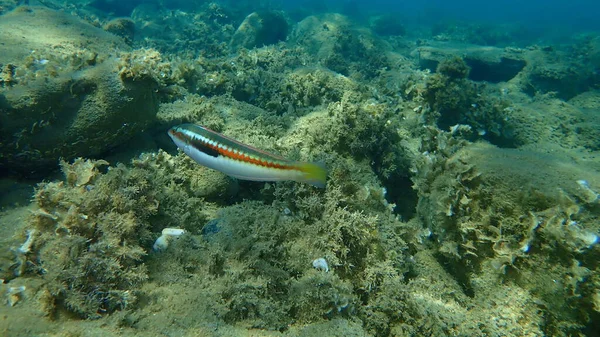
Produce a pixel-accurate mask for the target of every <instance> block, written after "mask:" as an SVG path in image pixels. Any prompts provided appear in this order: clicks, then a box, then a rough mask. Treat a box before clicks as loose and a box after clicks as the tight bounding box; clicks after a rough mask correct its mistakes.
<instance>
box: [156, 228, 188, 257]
mask: <svg viewBox="0 0 600 337" xmlns="http://www.w3.org/2000/svg"><path fill="white" fill-rule="evenodd" d="M183 234H185V230H184V229H181V228H165V229H163V230H162V235H161V236H160V237H159V238H158V239H156V241H155V242H154V245H153V246H152V249H153V250H154V251H155V252H160V251H163V250H165V249H167V247H169V241H170V240H172V239H173V238H178V237H180V236H182V235H183Z"/></svg>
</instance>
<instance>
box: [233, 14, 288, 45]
mask: <svg viewBox="0 0 600 337" xmlns="http://www.w3.org/2000/svg"><path fill="white" fill-rule="evenodd" d="M287 33H288V23H287V21H286V20H285V18H284V17H283V14H282V13H281V12H276V11H261V12H253V13H251V14H250V15H248V16H247V17H246V18H245V19H244V21H243V22H242V23H241V24H240V26H239V27H238V29H237V30H236V32H235V33H234V34H233V37H232V38H231V48H232V49H233V50H236V49H238V48H248V49H251V48H254V47H262V46H266V45H270V44H275V43H277V42H279V41H284V40H285V39H286V37H287Z"/></svg>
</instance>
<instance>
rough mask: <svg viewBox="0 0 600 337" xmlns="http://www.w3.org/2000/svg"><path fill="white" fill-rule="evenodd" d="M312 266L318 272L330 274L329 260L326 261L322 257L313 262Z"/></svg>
mask: <svg viewBox="0 0 600 337" xmlns="http://www.w3.org/2000/svg"><path fill="white" fill-rule="evenodd" d="M312 266H313V268H315V269H316V270H321V271H324V272H326V273H327V272H329V265H328V264H327V260H325V259H324V258H322V257H320V258H318V259H316V260H314V261H313V262H312Z"/></svg>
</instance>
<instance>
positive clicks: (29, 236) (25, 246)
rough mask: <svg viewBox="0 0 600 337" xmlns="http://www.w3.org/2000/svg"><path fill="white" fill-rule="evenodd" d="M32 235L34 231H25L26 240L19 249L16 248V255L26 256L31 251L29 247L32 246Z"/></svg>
mask: <svg viewBox="0 0 600 337" xmlns="http://www.w3.org/2000/svg"><path fill="white" fill-rule="evenodd" d="M34 235H35V229H30V230H28V231H27V240H25V242H24V243H23V244H22V245H21V247H19V248H17V252H18V253H21V254H27V253H29V252H30V251H31V245H32V244H33V237H34Z"/></svg>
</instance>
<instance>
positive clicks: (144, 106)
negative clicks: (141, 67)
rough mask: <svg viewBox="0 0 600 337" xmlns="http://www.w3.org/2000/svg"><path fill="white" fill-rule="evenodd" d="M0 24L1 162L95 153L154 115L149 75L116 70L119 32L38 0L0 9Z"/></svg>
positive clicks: (41, 163)
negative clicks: (43, 5)
mask: <svg viewBox="0 0 600 337" xmlns="http://www.w3.org/2000/svg"><path fill="white" fill-rule="evenodd" d="M0 31H2V32H3V33H2V36H1V37H0V64H1V65H2V66H1V67H0V68H2V72H1V74H0V134H1V136H0V153H2V154H1V155H0V168H2V169H4V170H8V171H16V172H27V173H30V172H32V171H34V170H35V171H37V172H43V171H45V170H46V169H48V168H54V167H55V166H56V163H57V162H58V159H59V158H65V159H71V158H75V157H78V156H88V157H89V156H96V155H99V154H101V153H103V152H106V151H107V150H109V149H110V148H111V147H114V146H116V145H118V144H122V143H124V142H127V140H128V139H130V137H132V136H133V135H135V134H136V133H138V132H140V131H141V130H143V129H144V128H145V127H146V126H147V125H148V124H149V123H150V122H151V121H152V120H153V118H154V115H155V114H156V111H157V110H158V100H157V99H156V95H155V91H156V82H155V80H154V79H152V78H144V79H138V78H136V79H135V80H134V79H133V78H130V77H128V76H123V75H122V74H123V71H122V69H120V68H122V66H121V65H120V64H119V62H118V59H117V57H118V53H120V52H126V51H128V50H129V49H130V48H129V47H128V46H127V45H126V44H125V43H124V42H123V40H122V39H120V38H118V37H116V36H114V35H112V34H110V33H108V32H105V31H103V30H102V29H100V28H97V27H94V26H92V25H89V24H87V23H85V22H83V21H81V20H79V19H77V18H75V17H72V16H70V15H67V14H63V13H60V12H55V11H52V10H49V9H45V8H38V7H19V8H17V9H15V10H14V11H13V12H10V13H8V14H7V15H5V16H3V18H2V20H1V21H0Z"/></svg>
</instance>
